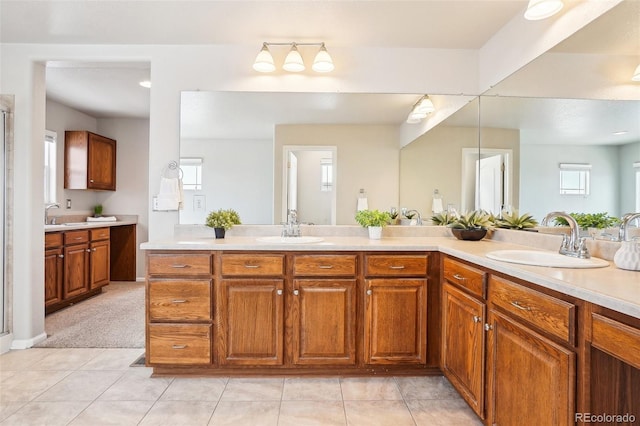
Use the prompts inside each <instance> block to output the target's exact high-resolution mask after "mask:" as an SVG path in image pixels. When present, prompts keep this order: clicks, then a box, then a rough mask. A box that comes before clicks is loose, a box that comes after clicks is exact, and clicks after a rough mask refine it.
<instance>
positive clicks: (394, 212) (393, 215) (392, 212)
mask: <svg viewBox="0 0 640 426" xmlns="http://www.w3.org/2000/svg"><path fill="white" fill-rule="evenodd" d="M389 216H390V217H391V220H394V219H397V217H398V210H397V209H396V208H395V207H391V210H389Z"/></svg>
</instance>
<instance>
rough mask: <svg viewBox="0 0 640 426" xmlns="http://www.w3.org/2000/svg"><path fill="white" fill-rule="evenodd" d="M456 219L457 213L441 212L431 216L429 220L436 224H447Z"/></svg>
mask: <svg viewBox="0 0 640 426" xmlns="http://www.w3.org/2000/svg"><path fill="white" fill-rule="evenodd" d="M457 219H458V215H457V214H453V213H450V212H442V213H438V214H436V215H433V216H431V222H432V223H433V224H434V225H438V226H447V225H449V224H450V223H453V222H455V221H456V220H457Z"/></svg>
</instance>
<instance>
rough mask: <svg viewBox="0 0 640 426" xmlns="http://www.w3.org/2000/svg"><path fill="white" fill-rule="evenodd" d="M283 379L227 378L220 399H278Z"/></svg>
mask: <svg viewBox="0 0 640 426" xmlns="http://www.w3.org/2000/svg"><path fill="white" fill-rule="evenodd" d="M283 386H284V379H271V378H269V379H229V381H228V382H227V387H226V388H225V390H224V392H223V393H222V397H221V398H220V400H221V401H280V400H281V399H282V388H283Z"/></svg>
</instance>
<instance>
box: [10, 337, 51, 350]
mask: <svg viewBox="0 0 640 426" xmlns="http://www.w3.org/2000/svg"><path fill="white" fill-rule="evenodd" d="M46 339H47V333H42V334H39V335H37V336H36V337H33V338H31V339H14V340H13V342H11V349H29V348H31V347H33V346H35V345H37V344H38V343H40V342H44V341H45V340H46Z"/></svg>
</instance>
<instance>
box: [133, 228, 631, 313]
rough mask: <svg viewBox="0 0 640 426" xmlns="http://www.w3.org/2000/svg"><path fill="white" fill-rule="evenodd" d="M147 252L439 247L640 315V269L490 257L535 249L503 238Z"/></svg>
mask: <svg viewBox="0 0 640 426" xmlns="http://www.w3.org/2000/svg"><path fill="white" fill-rule="evenodd" d="M140 248H141V249H143V250H269V251H273V250H275V251H440V252H442V253H446V254H449V255H452V256H455V257H458V258H460V259H464V260H467V261H469V262H472V263H475V264H477V265H481V266H484V267H486V268H489V269H492V270H494V271H497V272H502V273H504V274H508V275H511V276H513V277H516V278H520V279H523V280H525V281H529V282H532V283H534V284H538V285H540V286H542V287H546V288H549V289H552V290H556V291H559V292H561V293H565V294H568V295H571V296H575V297H577V298H580V299H583V300H586V301H589V302H592V303H595V304H598V305H601V306H603V307H606V308H609V309H613V310H615V311H618V312H621V313H624V314H627V315H631V316H633V317H636V318H640V272H634V271H625V270H622V269H618V268H617V267H616V266H615V265H614V264H613V262H609V266H607V267H604V268H594V269H569V268H549V267H542V266H527V265H518V264H513V263H506V262H501V261H498V260H492V259H489V258H487V257H486V254H487V253H488V252H490V251H493V250H503V249H531V247H529V246H523V245H518V244H512V243H507V242H501V241H493V240H487V239H485V240H482V241H460V240H457V239H455V238H453V237H383V238H382V239H380V240H370V239H369V238H367V237H359V236H346V237H343V236H326V237H323V241H321V242H316V243H309V244H280V243H276V244H273V243H264V242H259V241H258V240H257V239H256V237H249V236H227V237H226V238H224V239H215V238H212V237H209V236H207V237H204V238H196V237H188V236H185V237H180V238H175V239H169V240H164V241H156V242H147V243H143V244H141V246H140Z"/></svg>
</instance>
